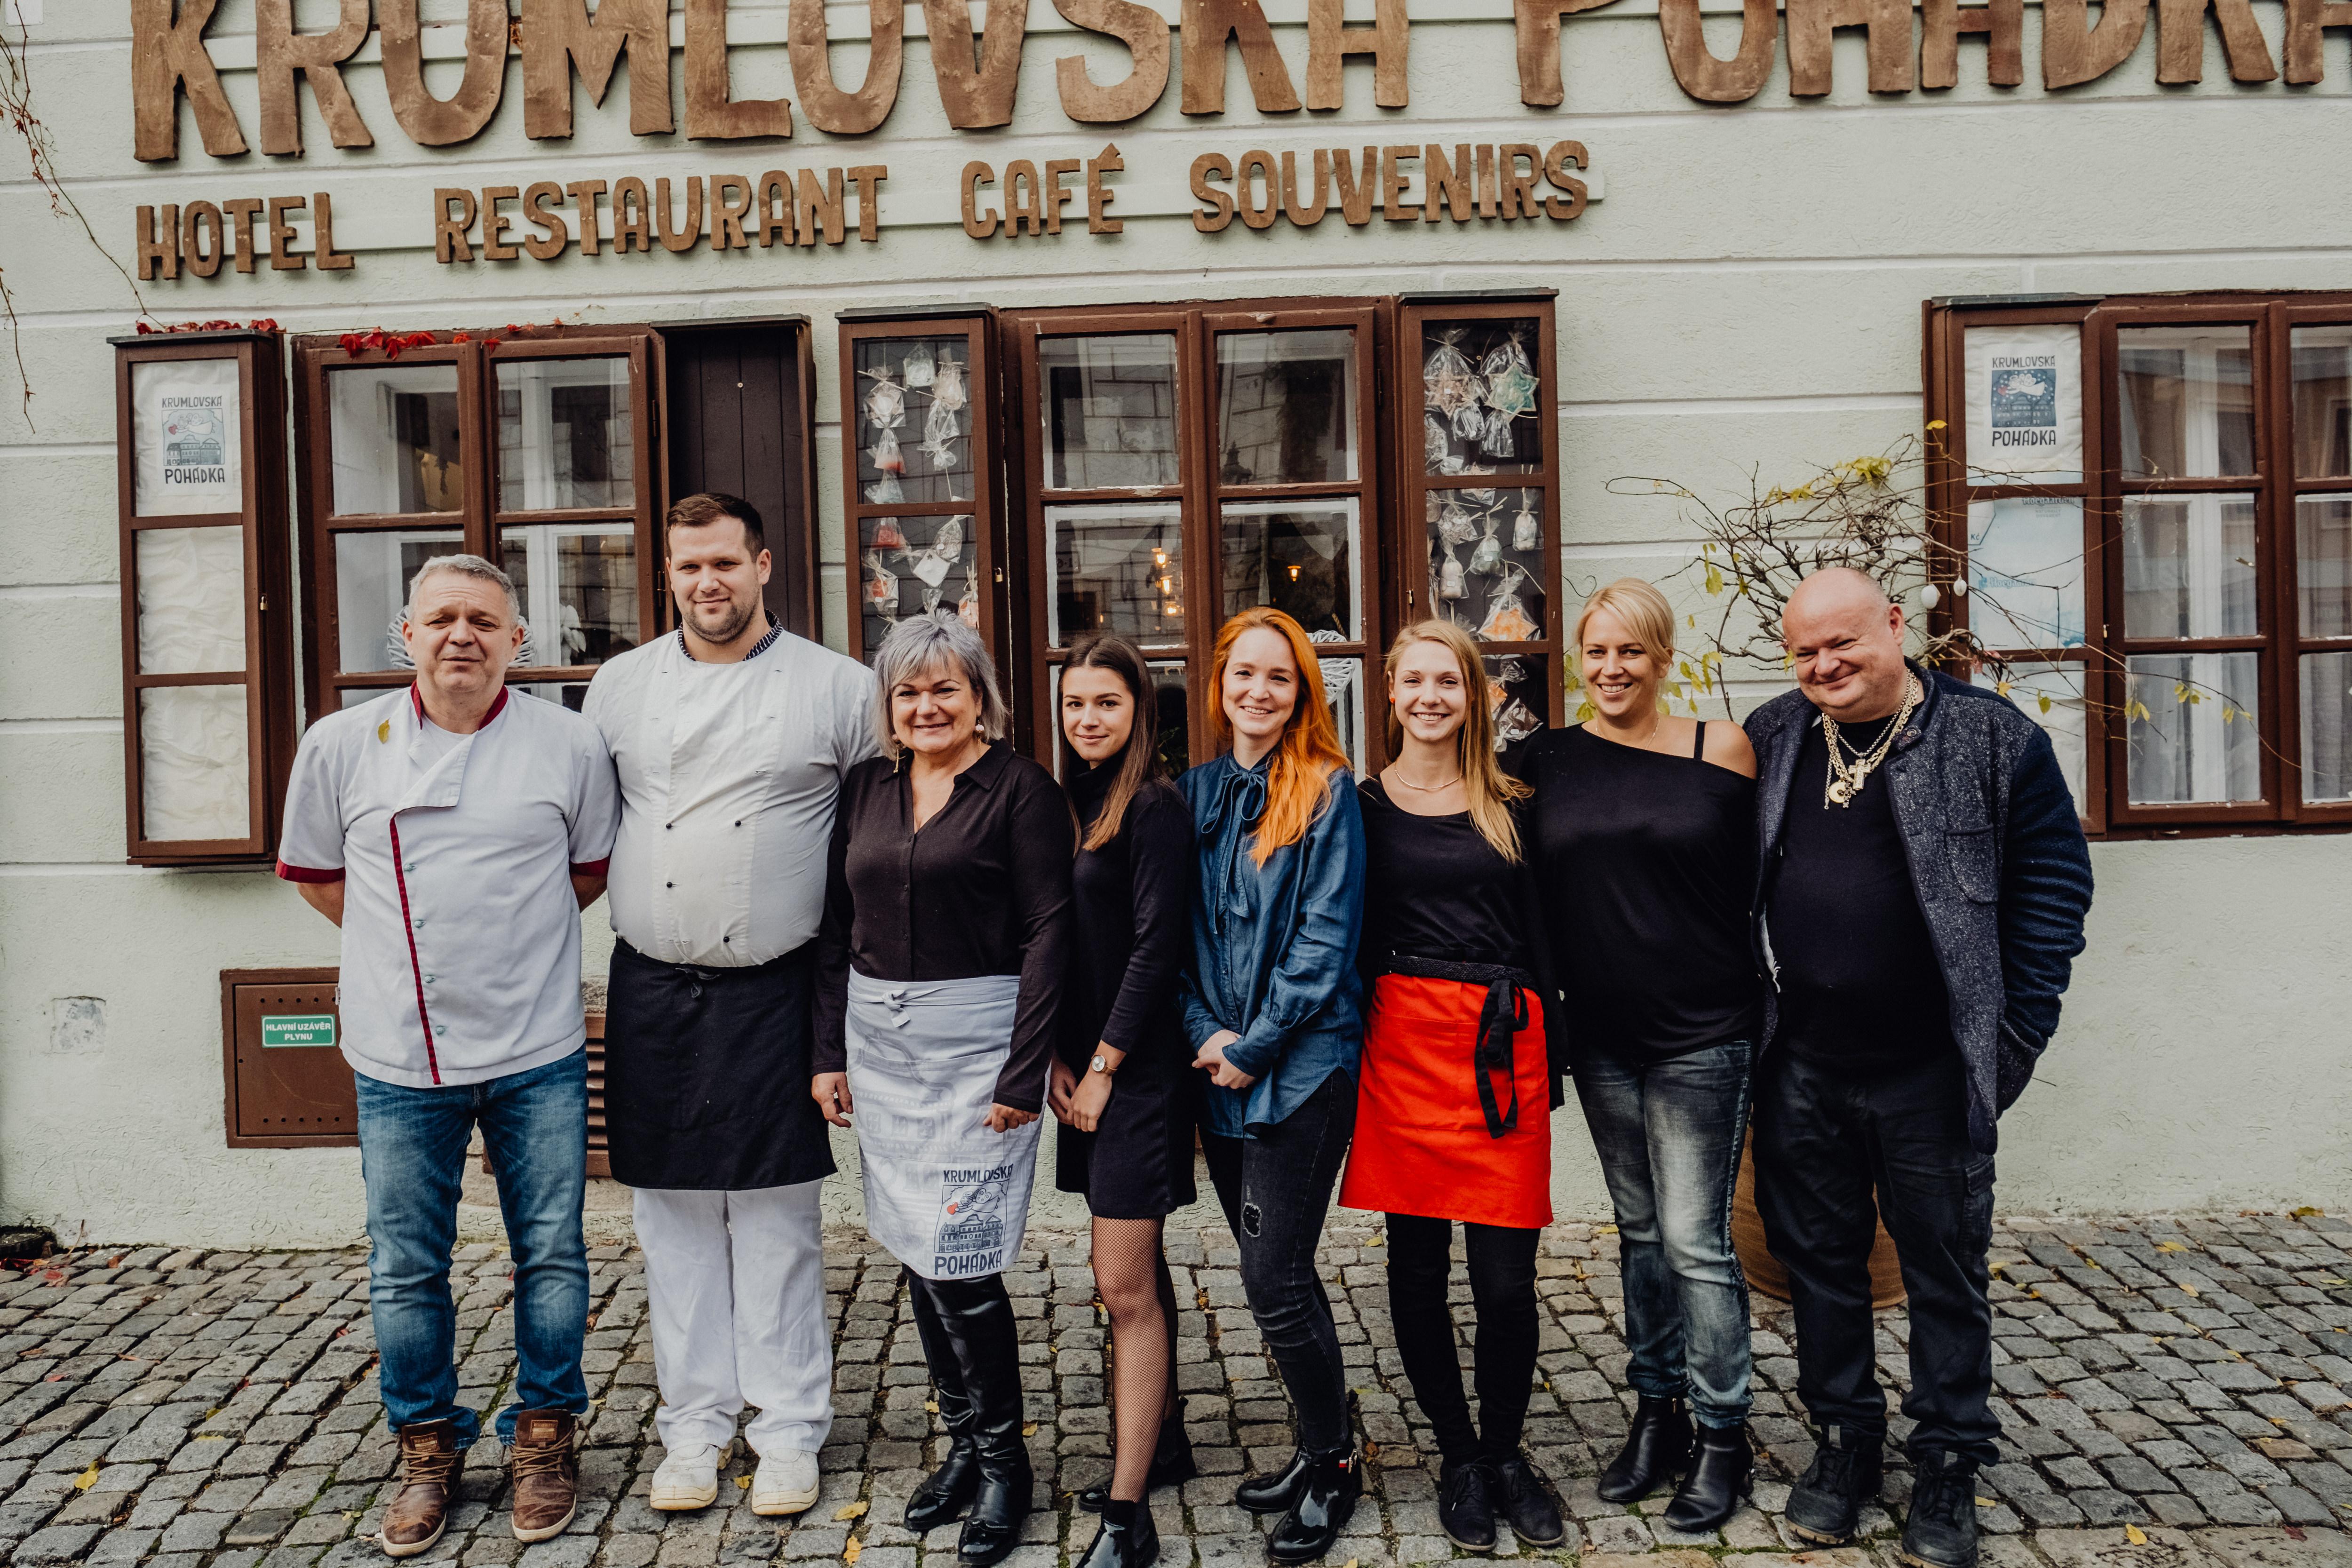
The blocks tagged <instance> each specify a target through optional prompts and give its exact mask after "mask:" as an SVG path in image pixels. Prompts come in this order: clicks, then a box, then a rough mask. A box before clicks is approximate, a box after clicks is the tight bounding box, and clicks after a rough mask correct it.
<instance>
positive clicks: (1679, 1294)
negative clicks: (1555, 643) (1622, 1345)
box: [1520, 577, 1763, 1531]
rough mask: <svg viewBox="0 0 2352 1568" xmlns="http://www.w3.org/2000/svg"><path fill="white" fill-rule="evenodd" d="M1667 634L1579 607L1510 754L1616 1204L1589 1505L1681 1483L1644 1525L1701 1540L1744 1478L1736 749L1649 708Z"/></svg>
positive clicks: (1633, 609)
mask: <svg viewBox="0 0 2352 1568" xmlns="http://www.w3.org/2000/svg"><path fill="white" fill-rule="evenodd" d="M1674 638H1675V617H1674V611H1673V608H1672V606H1670V605H1668V604H1667V603H1666V599H1665V596H1664V595H1662V594H1660V593H1659V592H1658V590H1657V589H1656V588H1654V587H1653V586H1652V585H1651V584H1647V583H1644V582H1642V581H1641V580H1639V579H1638V578H1630V577H1629V578H1626V579H1624V580H1622V581H1621V582H1616V583H1612V584H1609V585H1608V586H1607V587H1605V588H1603V589H1601V591H1600V592H1599V593H1597V594H1595V595H1592V597H1591V599H1590V600H1589V601H1587V602H1586V604H1585V606H1584V613H1583V614H1582V616H1580V617H1579V618H1578V620H1577V626H1576V641H1575V647H1576V649H1577V656H1578V658H1579V659H1580V662H1581V666H1582V673H1583V678H1584V690H1585V695H1586V697H1587V698H1588V699H1589V700H1591V704H1592V707H1593V710H1594V712H1593V715H1592V717H1591V720H1590V721H1587V722H1585V723H1583V724H1579V725H1572V726H1570V727H1569V728H1568V729H1565V730H1559V731H1548V732H1546V733H1545V734H1542V735H1540V736H1538V737H1537V738H1536V739H1535V740H1533V741H1531V742H1528V747H1527V750H1526V752H1524V753H1523V755H1522V758H1521V761H1520V770H1521V773H1522V774H1523V776H1525V777H1526V778H1527V780H1528V783H1529V784H1532V785H1533V786H1534V788H1535V799H1534V802H1533V804H1532V809H1531V811H1530V814H1529V816H1530V822H1531V826H1532V827H1533V840H1534V843H1533V850H1534V855H1535V861H1536V869H1537V872H1538V881H1539V883H1540V885H1541V887H1542V889H1543V893H1544V917H1545V925H1546V928H1547V930H1548V931H1549V932H1550V940H1551V948H1552V953H1553V957H1554V960H1555V963H1557V965H1558V968H1559V978H1560V981H1561V983H1562V984H1563V985H1564V986H1565V987H1566V988H1567V990H1568V994H1570V996H1572V997H1574V998H1575V999H1576V1006H1577V1025H1578V1026H1577V1030H1576V1035H1575V1039H1574V1042H1573V1045H1574V1051H1573V1057H1574V1062H1575V1083H1576V1092H1577V1098H1578V1100H1580V1101H1581V1102H1582V1104H1583V1107H1584V1119H1585V1123H1586V1125H1587V1126H1588V1127H1589V1128H1590V1129H1591V1132H1592V1142H1593V1147H1594V1149H1595V1150H1596V1151H1597V1152H1599V1154H1600V1156H1601V1173H1602V1174H1603V1175H1604V1176H1605V1177H1606V1178H1607V1180H1608V1183H1609V1196H1610V1199H1611V1202H1612V1204H1613V1205H1614V1206H1615V1208H1616V1211H1617V1227H1618V1244H1619V1248H1620V1253H1621V1267H1622V1272H1623V1278H1624V1285H1625V1342H1626V1345H1627V1348H1629V1349H1630V1350H1631V1351H1632V1352H1633V1361H1632V1363H1631V1364H1630V1365H1629V1366H1628V1367H1627V1369H1626V1379H1627V1381H1628V1382H1630V1383H1631V1384H1633V1392H1634V1394H1636V1395H1637V1396H1638V1399H1639V1405H1638V1408H1637V1409H1636V1411H1635V1413H1634V1416H1633V1429H1632V1431H1631V1433H1630V1434H1629V1435H1628V1436H1627V1438H1626V1442H1625V1447H1624V1449H1623V1451H1622V1452H1621V1453H1620V1454H1619V1455H1618V1456H1617V1458H1615V1459H1614V1460H1613V1461H1612V1463H1611V1464H1610V1465H1609V1466H1608V1468H1606V1469H1604V1470H1603V1471H1602V1472H1601V1497H1602V1498H1603V1499H1604V1500H1608V1501H1611V1502H1628V1501H1631V1500H1633V1499H1635V1498H1639V1497H1643V1496H1646V1495H1647V1494H1648V1493H1649V1492H1651V1491H1652V1490H1654V1489H1655V1488H1657V1487H1658V1486H1659V1485H1661V1484H1663V1483H1665V1482H1668V1481H1670V1480H1671V1479H1673V1478H1674V1476H1675V1474H1676V1472H1678V1471H1684V1470H1685V1469H1686V1470H1687V1474H1686V1475H1685V1476H1684V1479H1683V1480H1682V1483H1681V1485H1680V1487H1679V1489H1677V1490H1676V1492H1675V1498H1674V1500H1673V1501H1672V1502H1671V1503H1670V1504H1669V1505H1668V1506H1667V1508H1666V1510H1665V1515H1664V1517H1665V1520H1666V1521H1667V1523H1669V1524H1670V1525H1672V1526H1673V1527H1674V1528H1675V1529H1677V1530H1685V1531H1712V1530H1715V1529H1717V1527H1719V1526H1720V1525H1721V1524H1722V1523H1723V1521H1725V1520H1726V1519H1728V1518H1729V1517H1730V1516H1731V1513H1732V1511H1733V1510H1735V1509H1737V1508H1738V1505H1739V1500H1740V1498H1741V1497H1742V1496H1743V1495H1745V1494H1746V1493H1747V1491H1748V1489H1749V1485H1750V1477H1751V1472H1752V1462H1751V1459H1750V1455H1749V1450H1748V1372H1749V1369H1748V1282H1747V1280H1746V1279H1745V1278H1744V1277H1743V1276H1742V1275H1741V1274H1740V1271H1739V1259H1738V1257H1737V1256H1735V1255H1734V1254H1733V1252H1732V1250H1731V1212H1730V1211H1731V1192H1732V1187H1733V1184H1734V1182H1735V1180H1736V1178H1737V1174H1738V1169H1739V1151H1740V1145H1741V1142H1742V1141H1743V1139H1744V1137H1745V1134H1746V1131H1747V1125H1748V1078H1749V1074H1750V1070H1751V1069H1752V1068H1753V1066H1754V1063H1755V1057H1756V1050H1757V1046H1758V1043H1759V1041H1758V1033H1759V1027H1760V1025H1761V1013H1762V1007H1763V983H1762V980H1761V978H1760V977H1759V974H1758V973H1757V967H1756V961H1755V955H1754V949H1753V946H1752V945H1751V943H1750V941H1749V937H1748V903H1749V900H1750V895H1751V892H1752V885H1753V880H1754V876H1755V865H1756V856H1755V848H1754V846H1755V831H1756V828H1755V824H1756V784H1755V778H1756V754H1755V752H1753V751H1752V750H1751V749H1750V748H1749V746H1748V737H1747V735H1746V733H1745V732H1744V731H1741V729H1740V727H1739V726H1738V725H1737V724H1731V723H1706V722H1702V721H1696V720H1692V719H1682V718H1675V717H1672V716H1669V715H1668V714H1667V713H1666V711H1665V710H1664V705H1663V704H1662V703H1661V702H1660V700H1659V688H1660V686H1661V685H1662V683H1663V682H1664V679H1665V674H1666V671H1667V670H1669V669H1671V668H1674V658H1675V641H1674ZM1694 1416H1696V1424H1697V1430H1696V1433H1694V1432H1693V1430H1692V1421H1693V1417H1694ZM1694 1438H1696V1443H1694Z"/></svg>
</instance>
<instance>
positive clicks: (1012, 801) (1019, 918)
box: [811, 741, 1077, 1110]
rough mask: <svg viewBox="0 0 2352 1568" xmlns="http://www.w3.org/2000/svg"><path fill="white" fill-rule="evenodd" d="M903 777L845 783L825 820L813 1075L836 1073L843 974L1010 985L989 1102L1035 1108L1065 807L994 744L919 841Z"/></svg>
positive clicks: (841, 1053) (840, 1061) (960, 779)
mask: <svg viewBox="0 0 2352 1568" xmlns="http://www.w3.org/2000/svg"><path fill="white" fill-rule="evenodd" d="M914 809H915V807H914V785H913V781H912V778H911V776H910V773H909V769H908V767H907V766H906V765H904V764H900V763H893V762H892V761H891V760H890V759H888V758H887V757H875V758H872V759H869V760H868V761H866V762H863V763H858V764H857V766H856V767H855V768H852V769H851V770H850V771H849V776H848V778H847V779H845V781H844V782H843V784H842V788H841V804H840V805H839V806H838V807H837V808H836V809H835V813H834V818H833V844H832V847H831V853H830V855H829V858H828V861H827V867H826V877H825V889H824V922H823V924H822V925H821V926H820V927H819V929H818V931H817V956H816V965H817V976H816V1004H815V1014H816V1040H815V1047H814V1052H813V1056H812V1060H811V1070H812V1071H813V1072H819V1073H827V1072H840V1071H843V1070H844V1069H845V1064H846V1062H847V1059H848V1048H847V1044H846V1041H845V1038H844V1035H843V1031H844V1027H845V1020H846V1016H847V1013H848V1010H849V971H850V969H851V968H852V967H853V966H855V967H856V970H857V972H858V973H860V974H863V975H865V976H866V977H867V978H868V979H872V980H897V981H908V980H968V979H971V978H972V977H974V976H976V975H982V974H1017V975H1019V976H1020V977H1021V1000H1020V1005H1019V1006H1018V1008H1017V1009H1016V1010H1015V1012H1014V1015H1013V1053H1012V1055H1011V1056H1010V1057H1008V1058H1006V1060H1005V1063H1004V1070H1003V1072H1002V1073H1000V1074H999V1075H998V1077H997V1080H996V1100H997V1103H999V1104H1001V1105H1009V1106H1012V1107H1013V1109H1014V1110H1040V1109H1042V1108H1043V1106H1044V1105H1045V1062H1046V1057H1047V1053H1048V1052H1049V1051H1050V1050H1051V1049H1052V1048H1053V1043H1054V1018H1055V1012H1056V1009H1057V1005H1058V1003H1059V999H1060V996H1061V993H1062V978H1063V971H1064V966H1065V965H1066V963H1068V954H1069V936H1070V930H1069V928H1070V858H1071V855H1072V853H1073V852H1074V851H1075V849H1076V844H1077V840H1076V828H1075V826H1074V825H1073V824H1072V822H1071V820H1070V805H1069V801H1068V799H1067V797H1066V796H1065V795H1063V794H1062V787H1061V785H1059V784H1055V782H1054V778H1053V775H1052V774H1050V773H1047V772H1046V771H1045V769H1044V768H1041V767H1039V766H1038V765H1037V764H1036V763H1033V762H1031V761H1029V759H1027V758H1026V757H1023V756H1018V755H1016V754H1014V752H1013V748H1012V747H1011V746H1010V745H1008V744H1006V743H1005V742H1002V741H999V742H995V743H994V744H992V745H991V746H990V747H989V748H988V750H987V752H984V753H983V754H982V757H981V759H980V761H978V762H976V763H973V764H972V765H971V767H969V768H966V769H965V770H964V771H963V772H962V773H959V774H957V775H956V778H955V783H954V784H953V786H952V788H951V789H950V793H949V795H948V800H947V804H946V805H942V806H941V807H940V809H939V812H938V814H937V815H936V816H933V817H932V818H931V819H930V821H929V822H927V823H925V824H924V825H923V826H922V829H921V831H920V832H918V831H916V829H915V826H914V820H915V819H914Z"/></svg>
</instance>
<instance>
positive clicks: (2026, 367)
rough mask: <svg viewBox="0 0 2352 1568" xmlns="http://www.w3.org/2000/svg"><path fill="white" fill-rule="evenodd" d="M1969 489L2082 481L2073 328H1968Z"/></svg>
mask: <svg viewBox="0 0 2352 1568" xmlns="http://www.w3.org/2000/svg"><path fill="white" fill-rule="evenodd" d="M1966 359H1967V363H1966V367H1965V372H1964V374H1966V376H1967V379H1968V432H1967V440H1968V454H1967V455H1968V466H1969V483H1970V484H1972V485H2005V484H2031V485H2069V484H2074V483H2076V482H2078V481H2079V480H2080V479H2082V477H2083V386H2082V375H2083V342H2082V330H2081V329H2080V328H2079V327H2077V326H2075V325H2074V323H2073V322H2071V321H2060V322H2055V323H2053V324H2050V325H2047V326H2032V327H1970V328H1969V329H1968V332H1967V350H1966Z"/></svg>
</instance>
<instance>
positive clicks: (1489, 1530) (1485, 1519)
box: [1437, 1459, 1495, 1552]
mask: <svg viewBox="0 0 2352 1568" xmlns="http://www.w3.org/2000/svg"><path fill="white" fill-rule="evenodd" d="M1494 1479H1495V1478H1494V1475H1493V1473H1492V1472H1491V1471H1489V1470H1488V1469H1487V1468H1486V1466H1484V1465H1482V1464H1479V1463H1478V1462H1477V1461H1476V1460H1475V1459H1473V1460H1466V1461H1465V1462H1464V1463H1462V1464H1459V1465H1457V1464H1454V1463H1452V1462H1451V1461H1448V1463H1447V1464H1446V1465H1445V1467H1444V1468H1443V1469H1442V1470H1440V1471H1439V1472H1438V1476H1437V1527H1438V1528H1439V1529H1440V1530H1443V1531H1445V1539H1446V1540H1448V1541H1450V1542H1454V1545H1456V1546H1459V1547H1460V1548H1462V1550H1463V1551H1465V1552H1492V1551H1494V1550H1495V1499H1494V1495H1493V1492H1492V1490H1491V1488H1492V1486H1493V1483H1494Z"/></svg>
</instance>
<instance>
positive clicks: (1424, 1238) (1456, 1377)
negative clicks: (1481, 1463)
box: [1389, 1214, 1543, 1465]
mask: <svg viewBox="0 0 2352 1568" xmlns="http://www.w3.org/2000/svg"><path fill="white" fill-rule="evenodd" d="M1462 1230H1463V1237H1464V1240H1465V1243H1466V1245H1467V1248H1468V1251H1469V1254H1470V1300H1471V1302H1472V1304H1473V1307H1474V1309H1475V1311H1476V1313H1477V1321H1478V1339H1477V1344H1476V1347H1475V1352H1474V1353H1475V1364H1476V1369H1477V1370H1476V1377H1477V1381H1478V1422H1477V1425H1476V1426H1473V1425H1472V1424H1471V1420H1470V1404H1469V1401H1468V1400H1466V1399H1465V1398H1464V1397H1463V1394H1462V1363H1461V1362H1460V1360H1459V1359H1458V1358H1457V1357H1456V1356H1455V1355H1454V1313H1453V1310H1452V1309H1451V1308H1449V1307H1448V1306H1447V1305H1446V1303H1445V1296H1446V1291H1447V1289H1449V1288H1450V1287H1451V1285H1452V1284H1453V1274H1454V1258H1453V1247H1454V1222H1453V1221H1451V1220H1444V1219H1426V1218H1423V1216H1421V1215H1402V1214H1392V1215H1389V1315H1390V1317H1391V1318H1392V1319H1394V1320H1395V1322H1396V1342H1397V1355H1398V1357H1399V1359H1401V1360H1402V1362H1403V1363H1404V1375H1405V1377H1406V1379H1407V1381H1409V1382H1410V1383H1412V1396H1413V1398H1415V1399H1417V1400H1419V1401H1420V1402H1421V1408H1422V1410H1423V1413H1425V1414H1426V1415H1428V1416H1429V1424H1430V1426H1432V1427H1433V1428H1434V1429H1435V1431H1436V1434H1437V1447H1438V1451H1439V1452H1440V1453H1442V1454H1444V1456H1445V1462H1446V1463H1447V1464H1449V1465H1463V1464H1468V1463H1470V1462H1471V1461H1473V1460H1476V1459H1486V1460H1488V1461H1500V1460H1503V1459H1507V1458H1511V1457H1512V1456H1513V1455H1515V1454H1517V1452H1518V1451H1519V1434H1520V1431H1521V1430H1522V1429H1523V1428H1524V1427H1525V1426H1526V1425H1527V1418H1528V1389H1529V1385H1530V1384H1533V1383H1534V1381H1535V1373H1536V1334H1537V1319H1536V1242H1537V1239H1538V1237H1541V1236H1542V1235H1543V1232H1541V1231H1539V1230H1521V1229H1517V1228H1515V1227H1510V1226H1494V1225H1468V1224H1465V1225H1464V1226H1463V1227H1462ZM1482 1426H1483V1427H1484V1428H1485V1431H1484V1433H1483V1434H1482V1433H1481V1432H1480V1430H1479V1428H1480V1427H1482ZM1482 1437H1483V1441H1482Z"/></svg>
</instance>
